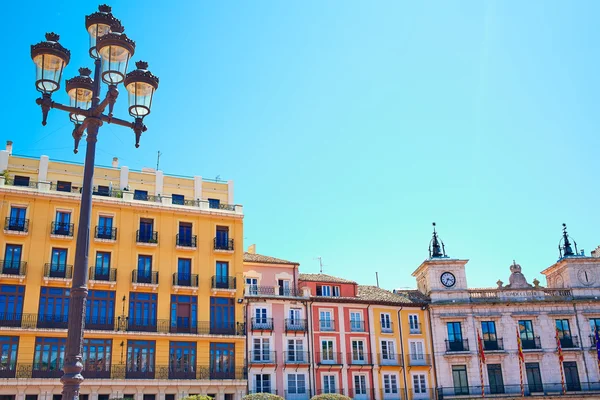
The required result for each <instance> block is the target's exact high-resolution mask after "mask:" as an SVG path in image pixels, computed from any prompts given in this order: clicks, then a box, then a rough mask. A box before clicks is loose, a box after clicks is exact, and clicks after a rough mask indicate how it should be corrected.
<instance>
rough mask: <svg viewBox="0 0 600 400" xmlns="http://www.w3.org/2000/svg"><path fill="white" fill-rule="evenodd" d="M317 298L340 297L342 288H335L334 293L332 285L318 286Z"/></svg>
mask: <svg viewBox="0 0 600 400" xmlns="http://www.w3.org/2000/svg"><path fill="white" fill-rule="evenodd" d="M332 293H333V294H332ZM317 296H324V297H332V296H333V297H340V287H339V286H333V292H332V287H331V286H330V285H317Z"/></svg>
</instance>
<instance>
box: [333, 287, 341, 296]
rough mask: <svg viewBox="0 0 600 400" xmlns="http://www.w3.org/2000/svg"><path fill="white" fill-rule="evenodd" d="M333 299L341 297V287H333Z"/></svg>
mask: <svg viewBox="0 0 600 400" xmlns="http://www.w3.org/2000/svg"><path fill="white" fill-rule="evenodd" d="M333 297H340V287H339V286H334V287H333Z"/></svg>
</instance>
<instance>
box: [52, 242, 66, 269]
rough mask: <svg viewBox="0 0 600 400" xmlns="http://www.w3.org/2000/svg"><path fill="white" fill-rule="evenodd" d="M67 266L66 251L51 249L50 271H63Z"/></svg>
mask: <svg viewBox="0 0 600 400" xmlns="http://www.w3.org/2000/svg"><path fill="white" fill-rule="evenodd" d="M66 266H67V249H58V248H56V247H53V248H52V260H51V261H50V271H62V272H64V271H65V268H66Z"/></svg>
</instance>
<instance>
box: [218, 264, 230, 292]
mask: <svg viewBox="0 0 600 400" xmlns="http://www.w3.org/2000/svg"><path fill="white" fill-rule="evenodd" d="M215 288H220V289H233V288H230V285H229V263H228V262H225V261H217V268H216V276H215Z"/></svg>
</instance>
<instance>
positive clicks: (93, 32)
mask: <svg viewBox="0 0 600 400" xmlns="http://www.w3.org/2000/svg"><path fill="white" fill-rule="evenodd" d="M120 26H121V21H119V20H118V19H117V18H115V17H114V16H113V15H112V13H111V8H110V6H107V5H106V4H103V5H101V6H99V7H98V11H97V12H95V13H93V14H90V15H88V16H86V17H85V29H86V30H87V31H88V34H89V35H90V56H91V57H92V58H96V59H97V58H100V55H99V54H98V50H97V49H96V42H97V38H99V37H102V36H104V35H106V34H108V33H109V32H110V31H111V29H112V28H113V27H114V28H115V29H118V27H120Z"/></svg>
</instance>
